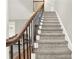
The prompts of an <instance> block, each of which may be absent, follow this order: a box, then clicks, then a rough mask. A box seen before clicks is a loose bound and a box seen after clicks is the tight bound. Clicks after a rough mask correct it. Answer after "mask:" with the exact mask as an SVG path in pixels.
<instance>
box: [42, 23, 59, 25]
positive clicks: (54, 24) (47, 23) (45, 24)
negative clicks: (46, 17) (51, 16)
mask: <svg viewBox="0 0 79 59" xmlns="http://www.w3.org/2000/svg"><path fill="white" fill-rule="evenodd" d="M43 25H60V24H59V23H43Z"/></svg>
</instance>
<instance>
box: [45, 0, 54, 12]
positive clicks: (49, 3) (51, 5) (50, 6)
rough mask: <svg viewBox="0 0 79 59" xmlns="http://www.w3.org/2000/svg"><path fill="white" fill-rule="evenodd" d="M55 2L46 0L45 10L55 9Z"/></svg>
mask: <svg viewBox="0 0 79 59" xmlns="http://www.w3.org/2000/svg"><path fill="white" fill-rule="evenodd" d="M54 3H55V0H45V11H53V10H54Z"/></svg>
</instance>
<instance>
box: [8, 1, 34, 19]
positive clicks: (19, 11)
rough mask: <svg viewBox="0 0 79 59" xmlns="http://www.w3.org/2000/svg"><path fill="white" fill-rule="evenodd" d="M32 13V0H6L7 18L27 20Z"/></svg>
mask: <svg viewBox="0 0 79 59" xmlns="http://www.w3.org/2000/svg"><path fill="white" fill-rule="evenodd" d="M32 12H33V1H32V0H8V18H9V19H10V20H11V19H12V20H13V19H14V20H16V19H28V18H29V16H30V15H31V14H32Z"/></svg>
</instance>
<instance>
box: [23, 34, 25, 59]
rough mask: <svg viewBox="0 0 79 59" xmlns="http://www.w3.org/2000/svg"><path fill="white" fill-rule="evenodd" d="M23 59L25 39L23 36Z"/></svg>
mask: <svg viewBox="0 0 79 59" xmlns="http://www.w3.org/2000/svg"><path fill="white" fill-rule="evenodd" d="M23 58H24V59H25V38H24V34H23Z"/></svg>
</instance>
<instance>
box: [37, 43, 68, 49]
mask: <svg viewBox="0 0 79 59" xmlns="http://www.w3.org/2000/svg"><path fill="white" fill-rule="evenodd" d="M56 47H58V48H61V47H67V43H65V44H39V45H38V48H39V49H53V48H56Z"/></svg>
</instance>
